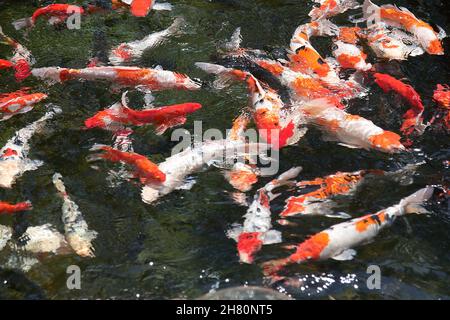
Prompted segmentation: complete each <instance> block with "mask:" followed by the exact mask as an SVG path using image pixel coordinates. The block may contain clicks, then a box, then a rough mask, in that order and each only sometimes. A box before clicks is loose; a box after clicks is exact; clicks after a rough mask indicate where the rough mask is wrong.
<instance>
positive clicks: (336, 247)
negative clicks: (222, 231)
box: [263, 187, 434, 276]
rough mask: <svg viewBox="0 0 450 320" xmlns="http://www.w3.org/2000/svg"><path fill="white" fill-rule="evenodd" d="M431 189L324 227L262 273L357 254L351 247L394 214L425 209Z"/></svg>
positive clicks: (371, 236)
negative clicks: (292, 265) (326, 227)
mask: <svg viewBox="0 0 450 320" xmlns="http://www.w3.org/2000/svg"><path fill="white" fill-rule="evenodd" d="M433 190H434V188H433V187H426V188H424V189H421V190H419V191H417V192H415V193H414V194H412V195H410V196H409V197H406V198H404V199H403V200H401V201H400V202H399V203H398V204H396V205H394V206H392V207H389V208H386V209H384V210H381V211H379V212H377V213H374V214H368V215H365V216H363V217H360V218H356V219H352V220H350V221H347V222H343V223H339V224H336V225H334V226H332V227H330V228H328V229H326V230H323V231H321V232H319V233H317V234H315V235H313V236H311V237H310V238H309V239H307V240H305V241H304V242H302V243H300V244H299V245H297V246H296V252H295V253H293V254H292V255H290V256H289V257H287V258H284V259H280V260H273V261H268V262H266V263H264V264H263V270H264V274H265V275H267V276H274V275H276V273H277V272H278V271H280V270H281V269H283V268H284V267H286V266H288V265H290V264H294V263H306V262H308V261H318V260H326V259H330V258H332V259H335V260H339V261H342V260H351V259H353V257H354V256H355V254H356V251H355V250H354V249H353V248H354V247H356V246H359V245H362V244H364V243H367V242H368V241H370V240H372V239H374V238H375V237H376V236H377V235H378V234H379V233H380V231H381V230H383V229H385V228H386V227H389V226H391V225H392V224H393V223H394V221H395V220H396V219H397V217H400V216H403V215H405V214H410V213H424V212H426V211H425V209H424V208H423V207H422V206H421V205H422V204H423V203H424V202H425V201H427V200H428V199H430V198H431V196H432V195H433Z"/></svg>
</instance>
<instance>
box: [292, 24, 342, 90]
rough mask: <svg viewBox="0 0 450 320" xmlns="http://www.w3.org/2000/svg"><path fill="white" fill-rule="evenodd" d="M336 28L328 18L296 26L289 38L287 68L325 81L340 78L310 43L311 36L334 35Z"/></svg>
mask: <svg viewBox="0 0 450 320" xmlns="http://www.w3.org/2000/svg"><path fill="white" fill-rule="evenodd" d="M337 33H338V28H337V26H335V25H334V24H332V23H331V22H330V21H328V20H320V21H313V22H310V23H306V24H303V25H300V26H299V27H297V29H296V30H295V31H294V34H293V35H292V38H291V43H290V49H291V51H292V53H290V54H288V57H289V60H290V63H289V65H288V66H289V68H291V69H292V70H294V71H296V72H301V73H305V74H310V75H314V76H316V77H318V78H320V79H322V80H323V81H325V82H326V83H330V84H335V83H339V82H340V81H341V80H340V78H339V76H338V74H337V72H336V70H334V68H333V67H332V66H331V65H330V64H329V63H328V62H327V61H326V60H325V59H324V58H322V56H321V55H320V53H319V52H317V50H316V49H315V48H314V47H313V46H312V45H311V43H310V37H312V36H324V35H328V36H334V35H336V34H337Z"/></svg>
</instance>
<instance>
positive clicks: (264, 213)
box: [227, 167, 302, 263]
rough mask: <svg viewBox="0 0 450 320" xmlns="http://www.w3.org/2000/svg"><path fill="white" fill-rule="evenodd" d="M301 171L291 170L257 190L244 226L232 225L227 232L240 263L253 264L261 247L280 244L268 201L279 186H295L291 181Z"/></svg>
mask: <svg viewBox="0 0 450 320" xmlns="http://www.w3.org/2000/svg"><path fill="white" fill-rule="evenodd" d="M301 170H302V168H301V167H296V168H292V169H290V170H288V171H286V172H284V173H283V174H281V175H280V176H279V177H278V178H277V179H274V180H272V181H270V182H269V183H268V184H266V185H265V186H264V187H263V188H261V189H259V190H258V191H257V192H256V194H255V197H254V199H253V202H252V203H251V205H250V206H249V208H248V210H247V212H246V214H245V215H244V218H245V221H244V224H243V225H233V227H232V229H230V230H228V231H227V236H228V237H229V238H232V239H234V240H235V241H236V242H237V250H238V254H239V260H240V261H241V262H243V263H253V260H254V258H255V254H256V253H257V252H258V251H259V250H261V247H262V245H264V244H274V243H280V242H281V233H280V232H279V231H276V230H273V229H272V214H271V210H270V201H272V200H273V199H275V198H276V197H277V196H278V195H279V194H274V193H272V191H274V189H276V188H278V187H280V186H284V185H293V184H295V182H294V181H292V179H295V177H297V176H298V174H299V173H300V171H301Z"/></svg>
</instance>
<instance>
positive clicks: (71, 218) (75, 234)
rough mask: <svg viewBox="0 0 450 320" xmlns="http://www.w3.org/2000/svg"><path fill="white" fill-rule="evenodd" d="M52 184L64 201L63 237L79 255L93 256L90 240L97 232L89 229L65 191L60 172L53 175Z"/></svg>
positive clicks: (76, 206)
mask: <svg viewBox="0 0 450 320" xmlns="http://www.w3.org/2000/svg"><path fill="white" fill-rule="evenodd" d="M53 184H54V185H55V188H56V190H57V191H58V194H59V195H60V197H61V198H62V199H63V201H64V202H63V206H62V217H61V218H62V221H63V224H64V237H65V238H66V240H67V242H68V243H69V245H70V246H71V247H72V249H73V250H74V251H75V252H76V254H78V255H79V256H81V257H95V254H94V246H93V245H92V241H93V240H94V239H95V238H96V237H97V232H96V231H94V230H90V229H89V227H88V224H87V222H86V220H85V219H84V217H83V214H82V213H81V212H80V210H79V207H78V205H77V204H76V203H75V202H74V201H73V200H72V199H71V198H70V196H69V194H68V193H67V191H66V187H65V185H64V182H63V180H62V176H61V174H59V173H55V174H54V175H53Z"/></svg>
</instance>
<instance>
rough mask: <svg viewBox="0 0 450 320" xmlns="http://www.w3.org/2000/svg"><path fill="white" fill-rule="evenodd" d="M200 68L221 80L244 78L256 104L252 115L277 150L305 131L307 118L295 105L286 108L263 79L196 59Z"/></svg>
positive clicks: (295, 140)
mask: <svg viewBox="0 0 450 320" xmlns="http://www.w3.org/2000/svg"><path fill="white" fill-rule="evenodd" d="M195 65H196V66H197V67H199V68H200V69H202V70H204V71H206V72H208V73H213V74H216V75H218V76H219V80H222V81H226V80H229V79H232V80H238V81H245V82H246V83H247V86H248V89H249V92H250V99H251V103H252V106H253V117H254V119H255V123H256V126H257V127H258V130H259V134H260V135H261V136H262V137H263V138H264V139H265V140H266V141H267V143H270V144H271V145H272V147H274V148H276V149H278V148H282V147H284V146H287V145H292V144H295V143H297V142H298V141H299V140H300V138H301V137H302V136H303V135H304V134H305V133H306V131H305V129H304V128H302V125H303V124H304V122H305V121H304V118H303V115H302V113H301V112H299V111H298V110H297V109H296V108H295V107H287V106H285V105H284V103H283V101H282V100H281V98H280V97H279V96H278V94H277V93H276V92H275V90H273V89H271V88H269V87H268V86H264V87H263V85H261V84H260V82H259V81H258V80H257V79H256V78H255V77H254V76H253V75H251V74H250V73H248V72H246V71H241V70H236V69H231V68H226V67H223V66H220V65H215V64H211V63H204V62H197V63H195Z"/></svg>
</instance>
